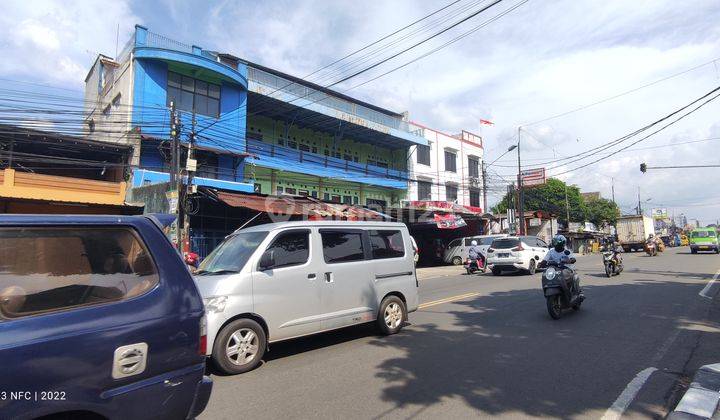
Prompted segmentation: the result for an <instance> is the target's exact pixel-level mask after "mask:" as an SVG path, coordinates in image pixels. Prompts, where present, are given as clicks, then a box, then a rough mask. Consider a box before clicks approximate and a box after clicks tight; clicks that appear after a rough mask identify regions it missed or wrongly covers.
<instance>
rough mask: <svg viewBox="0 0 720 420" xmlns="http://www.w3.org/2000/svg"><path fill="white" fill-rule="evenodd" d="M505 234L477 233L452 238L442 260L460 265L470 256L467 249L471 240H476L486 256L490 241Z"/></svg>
mask: <svg viewBox="0 0 720 420" xmlns="http://www.w3.org/2000/svg"><path fill="white" fill-rule="evenodd" d="M505 236H507V234H496V235H478V236H468V237H465V238H457V239H453V240H452V241H450V243H449V244H448V246H447V248H446V249H445V253H444V255H443V261H444V262H445V263H447V264H453V265H462V264H463V263H464V262H465V261H466V260H467V259H468V258H470V256H469V255H468V251H470V246H471V244H472V241H477V243H478V245H480V248H481V252H482V254H483V255H485V256H487V250H488V248H490V244H491V243H492V241H493V240H494V239H497V238H504V237H505Z"/></svg>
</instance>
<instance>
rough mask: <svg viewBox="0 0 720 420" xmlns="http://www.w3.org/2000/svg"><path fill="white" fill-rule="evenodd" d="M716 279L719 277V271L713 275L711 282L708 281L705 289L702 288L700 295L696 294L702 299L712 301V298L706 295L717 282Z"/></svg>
mask: <svg viewBox="0 0 720 420" xmlns="http://www.w3.org/2000/svg"><path fill="white" fill-rule="evenodd" d="M718 277H720V270H718V272H717V273H715V275H714V276H713V278H712V280H710V281H709V282H708V284H707V285H705V287H704V288H703V289H702V290H701V291H700V293H698V294H699V295H700V296H702V297H704V298H707V299H712V298H713V297H712V296H710V295H708V293H709V292H710V289H712V287H713V284H715V282H716V281H717V279H718Z"/></svg>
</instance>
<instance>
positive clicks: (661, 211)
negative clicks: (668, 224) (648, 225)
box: [652, 208, 668, 220]
mask: <svg viewBox="0 0 720 420" xmlns="http://www.w3.org/2000/svg"><path fill="white" fill-rule="evenodd" d="M652 217H653V219H655V220H665V219H667V218H668V211H667V209H666V208H657V209H652Z"/></svg>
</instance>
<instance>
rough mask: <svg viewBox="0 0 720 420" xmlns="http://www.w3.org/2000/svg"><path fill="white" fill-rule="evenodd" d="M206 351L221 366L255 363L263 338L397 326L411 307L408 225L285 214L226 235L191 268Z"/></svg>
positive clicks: (242, 367) (391, 330)
mask: <svg viewBox="0 0 720 420" xmlns="http://www.w3.org/2000/svg"><path fill="white" fill-rule="evenodd" d="M195 280H196V282H197V284H198V288H199V290H200V294H201V295H202V296H203V299H204V301H205V310H206V315H207V323H208V331H207V339H208V346H207V348H208V351H207V355H208V356H211V358H212V360H213V363H214V364H215V366H216V367H217V368H218V369H220V370H221V371H223V372H225V373H229V374H235V373H243V372H247V371H249V370H251V369H253V368H255V367H256V366H257V365H258V364H259V363H260V361H261V359H262V357H263V355H264V353H265V350H266V349H267V346H268V344H269V343H273V342H277V341H282V340H287V339H290V338H295V337H301V336H305V335H309V334H315V333H319V332H323V331H329V330H334V329H337V328H342V327H347V326H350V325H355V324H361V323H367V322H377V325H378V328H379V329H380V331H381V332H382V333H384V334H395V333H397V332H398V331H400V329H401V328H402V327H403V325H404V322H405V321H407V316H408V313H409V312H413V311H415V310H417V308H418V290H417V288H418V282H417V277H416V275H415V264H414V261H413V248H412V241H411V239H410V234H409V233H408V230H407V227H405V225H404V224H402V223H389V222H335V221H327V222H326V221H310V222H307V221H305V222H284V223H272V224H266V225H259V226H254V227H251V228H248V229H241V230H237V231H235V232H234V233H233V234H231V235H229V236H228V237H227V238H226V239H225V241H223V242H222V243H221V244H220V245H219V246H218V247H217V248H216V249H215V250H214V251H213V252H212V253H211V254H210V255H208V257H207V258H206V259H205V260H204V261H203V262H202V264H200V267H199V268H198V271H197V273H196V276H195Z"/></svg>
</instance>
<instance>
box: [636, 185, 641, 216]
mask: <svg viewBox="0 0 720 420" xmlns="http://www.w3.org/2000/svg"><path fill="white" fill-rule="evenodd" d="M637 212H638V215H642V203H641V202H640V187H638V206H637Z"/></svg>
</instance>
